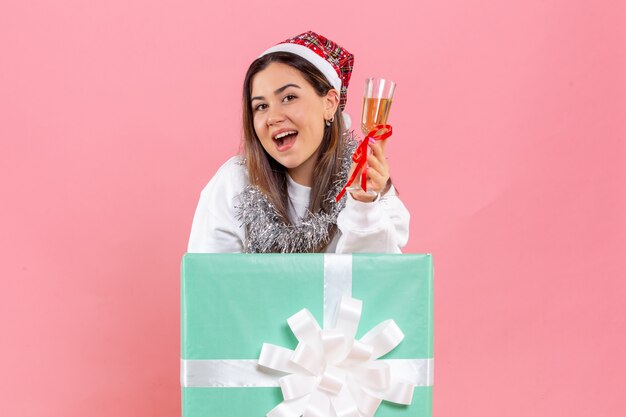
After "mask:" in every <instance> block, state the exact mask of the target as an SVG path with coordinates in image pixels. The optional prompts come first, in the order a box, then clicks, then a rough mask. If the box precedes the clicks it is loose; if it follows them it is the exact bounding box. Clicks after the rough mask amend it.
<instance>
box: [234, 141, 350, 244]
mask: <svg viewBox="0 0 626 417" xmlns="http://www.w3.org/2000/svg"><path fill="white" fill-rule="evenodd" d="M345 140H346V146H345V147H344V155H343V156H342V160H341V169H340V170H339V172H338V173H336V175H335V178H334V180H333V185H332V187H330V189H329V190H328V193H327V194H326V197H325V201H327V202H328V203H329V204H330V207H331V210H330V212H329V213H325V212H319V213H311V212H308V213H307V214H306V215H305V217H304V218H303V219H302V222H301V223H300V224H298V225H290V224H286V223H285V222H284V221H282V220H281V218H280V216H279V215H278V213H277V212H276V210H275V208H274V206H273V205H272V203H270V202H269V200H268V199H267V197H266V196H265V195H264V194H263V193H262V192H261V190H259V189H258V188H257V187H256V186H254V185H248V186H247V187H246V188H245V189H244V191H243V192H242V194H241V204H240V205H238V206H237V217H238V219H239V220H240V221H241V222H242V226H244V227H245V230H246V237H247V241H246V244H245V248H244V251H245V252H247V253H304V252H313V251H315V250H316V249H318V248H320V247H322V246H325V245H327V244H328V243H329V241H330V237H331V236H330V233H329V229H330V228H331V226H332V225H335V224H337V216H338V215H339V212H340V211H341V210H342V209H343V208H344V207H345V205H346V196H344V197H343V198H342V199H341V200H340V201H339V202H338V203H337V202H336V201H335V197H336V196H337V194H339V192H340V191H341V189H342V188H343V186H344V185H345V183H346V181H347V180H348V173H349V171H350V166H351V164H352V158H351V157H352V153H353V152H354V150H355V149H356V147H357V145H358V143H357V142H356V140H355V139H354V135H353V133H352V132H350V133H346V138H345Z"/></svg>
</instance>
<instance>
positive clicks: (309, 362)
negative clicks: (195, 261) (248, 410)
mask: <svg viewBox="0 0 626 417" xmlns="http://www.w3.org/2000/svg"><path fill="white" fill-rule="evenodd" d="M361 309H362V302H361V301H360V300H356V299H353V298H349V297H342V298H341V302H340V304H339V310H338V313H337V315H336V317H337V320H336V324H335V326H334V327H333V328H330V329H323V330H322V329H320V326H319V324H318V323H317V321H316V320H315V318H313V316H312V315H311V313H310V312H309V311H308V310H307V309H302V310H300V311H299V312H298V313H296V314H294V315H293V316H291V317H290V318H289V319H287V322H288V323H289V327H290V328H291V330H292V332H293V334H294V335H295V336H296V338H297V339H298V346H297V347H296V349H295V350H291V349H287V348H284V347H281V346H276V345H272V344H269V343H264V344H263V347H262V349H261V355H260V357H259V361H258V363H259V365H261V366H263V367H266V368H270V369H273V370H277V371H280V372H284V373H287V374H289V375H287V376H284V377H282V378H280V379H279V384H280V388H281V390H282V393H283V398H284V401H283V402H281V403H280V404H278V405H277V406H276V407H275V408H273V409H272V410H271V411H270V412H269V413H267V414H266V415H267V417H299V416H304V417H331V416H332V417H372V416H373V415H374V413H376V410H377V409H378V406H379V405H380V403H381V401H382V400H386V401H391V402H394V403H398V404H406V405H408V404H411V401H412V399H413V388H414V385H413V384H412V383H411V382H408V381H407V380H404V379H402V377H401V376H400V375H399V374H401V373H402V371H403V369H398V370H399V371H400V372H396V370H397V369H396V368H398V366H390V361H385V360H377V359H378V358H379V357H381V356H383V355H385V354H387V353H388V352H390V351H392V350H393V349H395V347H396V346H398V345H399V344H400V342H401V341H402V339H404V334H403V333H402V331H401V330H400V328H399V327H398V325H397V324H396V323H395V321H393V320H385V321H383V322H382V323H380V324H378V325H377V326H375V327H374V328H372V329H371V330H370V331H369V332H367V333H366V334H365V335H364V336H363V337H362V338H361V339H359V340H355V335H356V332H357V328H358V326H359V321H360V319H361ZM400 367H402V365H400Z"/></svg>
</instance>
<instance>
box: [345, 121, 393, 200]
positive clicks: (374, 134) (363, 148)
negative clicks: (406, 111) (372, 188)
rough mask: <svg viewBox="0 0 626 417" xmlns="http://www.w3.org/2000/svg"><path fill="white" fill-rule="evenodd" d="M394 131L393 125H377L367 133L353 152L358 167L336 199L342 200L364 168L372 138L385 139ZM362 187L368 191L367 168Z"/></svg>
mask: <svg viewBox="0 0 626 417" xmlns="http://www.w3.org/2000/svg"><path fill="white" fill-rule="evenodd" d="M380 132H382V133H380ZM392 132H393V128H392V127H391V125H376V126H374V128H373V129H372V130H371V131H370V132H369V133H368V134H367V136H366V137H365V138H364V139H363V141H361V143H360V144H359V146H358V147H357V148H356V150H355V151H354V154H352V161H354V162H355V163H356V167H355V168H354V171H353V172H352V175H351V176H350V179H349V180H348V182H347V183H346V185H345V187H343V189H342V190H341V191H340V192H339V194H337V198H335V201H337V202H339V200H341V197H343V195H344V194H345V193H346V190H347V189H348V187H349V186H350V184H352V183H353V182H354V180H355V179H356V176H357V175H358V174H359V171H361V170H362V168H363V167H364V166H365V163H366V162H367V146H368V145H369V142H370V138H371V139H374V140H385V139H387V138H388V137H389V136H391V133H392ZM361 188H362V189H363V191H367V170H365V169H363V172H361Z"/></svg>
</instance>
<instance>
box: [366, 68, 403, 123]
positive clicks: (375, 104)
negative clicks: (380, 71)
mask: <svg viewBox="0 0 626 417" xmlns="http://www.w3.org/2000/svg"><path fill="white" fill-rule="evenodd" d="M395 89H396V83H394V82H393V81H390V80H386V79H384V78H368V79H367V80H365V94H364V95H363V111H362V112H361V131H362V132H363V134H364V135H367V134H368V133H369V132H370V131H371V130H372V129H373V128H374V126H376V125H384V124H387V118H388V117H389V110H391V101H392V100H393V92H394V91H395Z"/></svg>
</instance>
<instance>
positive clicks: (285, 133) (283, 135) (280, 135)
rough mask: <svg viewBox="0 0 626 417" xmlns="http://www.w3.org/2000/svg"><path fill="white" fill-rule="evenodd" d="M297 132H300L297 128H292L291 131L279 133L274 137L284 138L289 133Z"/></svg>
mask: <svg viewBox="0 0 626 417" xmlns="http://www.w3.org/2000/svg"><path fill="white" fill-rule="evenodd" d="M295 133H298V132H296V131H295V130H290V131H289V132H283V133H279V134H278V135H276V136H274V139H282V138H284V137H285V136H287V135H293V134H295Z"/></svg>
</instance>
